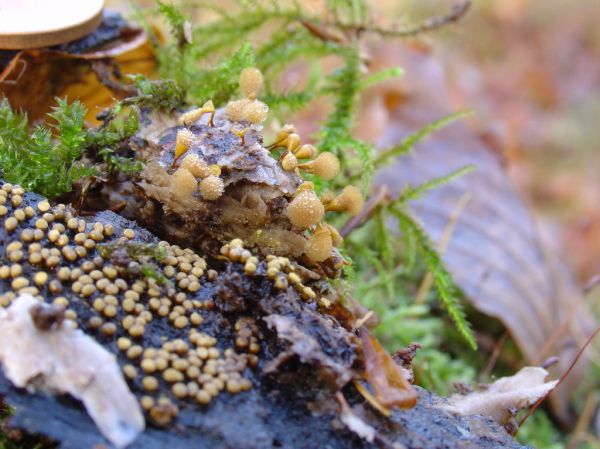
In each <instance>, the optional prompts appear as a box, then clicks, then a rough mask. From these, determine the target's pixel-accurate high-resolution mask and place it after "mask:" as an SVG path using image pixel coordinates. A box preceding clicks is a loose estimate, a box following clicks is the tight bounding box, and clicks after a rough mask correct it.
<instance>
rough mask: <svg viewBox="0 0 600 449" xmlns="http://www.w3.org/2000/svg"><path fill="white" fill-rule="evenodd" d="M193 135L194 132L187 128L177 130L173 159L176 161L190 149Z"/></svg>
mask: <svg viewBox="0 0 600 449" xmlns="http://www.w3.org/2000/svg"><path fill="white" fill-rule="evenodd" d="M193 137H194V134H192V132H191V131H190V130H189V129H187V128H184V129H180V130H179V131H177V137H176V138H175V156H174V159H173V162H174V163H175V161H177V160H178V159H179V158H180V157H181V156H182V155H183V154H185V153H186V152H187V151H188V150H189V149H190V145H191V144H192V139H193Z"/></svg>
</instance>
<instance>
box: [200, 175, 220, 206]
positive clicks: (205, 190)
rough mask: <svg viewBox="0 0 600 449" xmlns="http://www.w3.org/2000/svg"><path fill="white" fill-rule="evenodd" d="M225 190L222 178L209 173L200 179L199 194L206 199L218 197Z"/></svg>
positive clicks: (210, 199) (212, 199) (211, 199)
mask: <svg viewBox="0 0 600 449" xmlns="http://www.w3.org/2000/svg"><path fill="white" fill-rule="evenodd" d="M224 191H225V185H224V184H223V180H222V179H221V178H219V177H218V176H214V175H210V176H207V177H206V178H204V179H203V180H202V181H200V195H201V196H202V198H204V199H205V200H208V201H214V200H216V199H219V198H220V197H221V195H223V192H224Z"/></svg>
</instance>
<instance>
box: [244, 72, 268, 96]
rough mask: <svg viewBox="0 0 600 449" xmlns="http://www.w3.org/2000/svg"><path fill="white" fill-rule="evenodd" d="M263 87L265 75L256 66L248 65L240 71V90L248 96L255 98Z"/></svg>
mask: <svg viewBox="0 0 600 449" xmlns="http://www.w3.org/2000/svg"><path fill="white" fill-rule="evenodd" d="M262 87H263V76H262V73H260V70H258V69H257V68H256V67H248V68H245V69H244V70H242V73H240V90H241V91H242V93H243V94H244V96H245V97H246V98H249V99H251V100H254V99H255V98H256V97H257V95H258V93H259V92H260V91H261V89H262Z"/></svg>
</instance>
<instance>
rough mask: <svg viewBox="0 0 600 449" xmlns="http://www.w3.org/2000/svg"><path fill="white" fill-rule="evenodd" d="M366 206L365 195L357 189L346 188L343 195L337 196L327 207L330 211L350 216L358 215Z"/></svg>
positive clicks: (352, 187)
mask: <svg viewBox="0 0 600 449" xmlns="http://www.w3.org/2000/svg"><path fill="white" fill-rule="evenodd" d="M364 205H365V200H364V198H363V195H362V193H361V191H360V189H358V188H357V187H354V186H346V187H344V190H342V193H340V194H339V195H338V196H336V197H335V198H334V199H333V200H332V201H331V202H330V203H328V204H327V205H326V209H327V210H328V211H338V212H348V213H349V214H350V215H358V213H359V212H360V211H361V210H362V208H363V206H364Z"/></svg>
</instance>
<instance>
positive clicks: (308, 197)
mask: <svg viewBox="0 0 600 449" xmlns="http://www.w3.org/2000/svg"><path fill="white" fill-rule="evenodd" d="M286 212H287V216H288V218H289V220H290V222H291V223H292V224H293V225H294V226H296V227H298V228H302V229H306V228H309V227H310V226H312V225H314V224H317V223H318V222H320V221H321V219H322V218H323V214H324V213H325V208H324V207H323V204H321V201H320V200H319V198H318V197H317V195H316V194H315V192H313V191H312V190H302V191H301V192H300V193H298V194H297V195H296V197H295V198H294V199H293V200H292V202H291V203H290V204H289V205H288V207H287V210H286Z"/></svg>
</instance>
